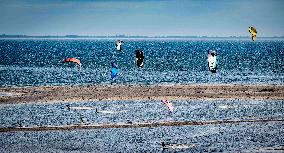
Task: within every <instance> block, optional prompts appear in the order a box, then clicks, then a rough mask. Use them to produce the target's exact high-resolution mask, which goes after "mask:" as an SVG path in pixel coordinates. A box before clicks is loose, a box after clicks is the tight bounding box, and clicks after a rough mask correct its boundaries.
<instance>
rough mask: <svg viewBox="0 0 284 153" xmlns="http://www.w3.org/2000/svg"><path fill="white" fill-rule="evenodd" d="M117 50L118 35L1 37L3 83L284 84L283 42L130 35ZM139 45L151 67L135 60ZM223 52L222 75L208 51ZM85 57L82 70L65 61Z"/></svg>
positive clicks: (0, 79)
mask: <svg viewBox="0 0 284 153" xmlns="http://www.w3.org/2000/svg"><path fill="white" fill-rule="evenodd" d="M123 41H124V42H125V43H124V44H123V52H117V51H116V49H115V47H114V43H115V40H114V39H86V40H84V39H47V40H45V39H1V40H0V58H1V61H0V86H33V85H37V86H38V85H67V84H110V83H111V82H112V80H111V78H110V69H111V62H112V61H114V62H116V63H117V65H118V67H119V76H118V77H117V78H116V80H114V81H113V82H114V83H117V84H176V83H181V84H185V83H186V84H191V83H213V84H214V83H217V84H218V83H225V84H226V83H233V84H281V85H283V84H284V75H283V74H284V58H283V57H284V41H283V40H258V41H256V42H251V41H250V40H195V39H189V40H187V39H137V40H136V39H126V40H123ZM135 49H141V50H143V51H144V54H145V67H144V68H142V69H139V68H137V67H136V65H135V62H134V51H135ZM209 49H215V50H216V51H217V54H218V63H219V65H218V73H217V74H212V73H211V72H209V71H208V68H207V51H208V50H209ZM66 57H76V58H78V59H80V60H81V63H82V65H83V66H82V68H81V69H80V70H78V68H77V67H76V66H75V65H74V64H73V63H62V61H63V59H64V58H66Z"/></svg>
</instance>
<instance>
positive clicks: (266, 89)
mask: <svg viewBox="0 0 284 153" xmlns="http://www.w3.org/2000/svg"><path fill="white" fill-rule="evenodd" d="M0 93H1V95H0V104H12V103H30V102H33V103H34V102H70V101H71V102H79V101H102V100H161V99H164V98H167V99H170V100H186V99H280V100H283V99H284V86H283V85H233V84H231V85H228V84H218V85H215V84H214V85H212V84H199V85H87V86H86V85H85V86H39V87H0Z"/></svg>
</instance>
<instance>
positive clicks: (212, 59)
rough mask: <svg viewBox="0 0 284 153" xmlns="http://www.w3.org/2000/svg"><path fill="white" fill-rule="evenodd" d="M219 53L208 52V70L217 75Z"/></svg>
mask: <svg viewBox="0 0 284 153" xmlns="http://www.w3.org/2000/svg"><path fill="white" fill-rule="evenodd" d="M217 64H218V63H217V53H216V51H215V50H209V51H208V68H209V70H210V71H211V72H212V73H216V70H217Z"/></svg>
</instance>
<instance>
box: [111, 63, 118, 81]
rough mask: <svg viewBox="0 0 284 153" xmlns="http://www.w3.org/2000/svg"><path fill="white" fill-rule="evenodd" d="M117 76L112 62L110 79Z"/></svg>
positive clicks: (116, 70) (115, 66) (115, 67)
mask: <svg viewBox="0 0 284 153" xmlns="http://www.w3.org/2000/svg"><path fill="white" fill-rule="evenodd" d="M117 74H118V69H117V65H116V64H115V63H114V62H112V63H111V78H112V79H113V78H115V77H116V76H117Z"/></svg>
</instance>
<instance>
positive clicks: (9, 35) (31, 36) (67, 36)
mask: <svg viewBox="0 0 284 153" xmlns="http://www.w3.org/2000/svg"><path fill="white" fill-rule="evenodd" d="M250 37H251V36H195V35H160V36H147V35H125V34H116V35H76V34H68V35H25V34H0V38H250ZM258 38H284V35H283V36H260V37H258Z"/></svg>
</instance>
